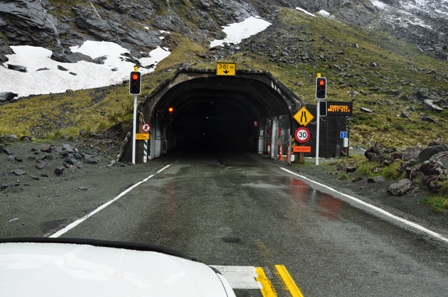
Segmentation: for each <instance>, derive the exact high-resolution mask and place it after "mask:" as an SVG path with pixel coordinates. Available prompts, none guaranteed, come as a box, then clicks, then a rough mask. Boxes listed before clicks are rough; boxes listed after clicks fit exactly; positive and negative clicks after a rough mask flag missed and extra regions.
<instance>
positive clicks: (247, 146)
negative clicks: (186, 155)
mask: <svg viewBox="0 0 448 297" xmlns="http://www.w3.org/2000/svg"><path fill="white" fill-rule="evenodd" d="M303 104H304V103H303V102H302V100H301V99H300V98H298V97H297V96H296V95H295V94H294V93H292V92H291V91H290V90H289V89H288V88H287V87H285V86H284V85H283V84H282V83H281V82H279V81H278V80H277V79H275V78H274V77H273V76H272V75H271V74H270V73H269V72H267V71H253V70H237V71H236V75H234V76H218V75H217V74H216V72H215V70H210V69H179V70H178V71H176V72H175V73H174V75H173V76H172V77H171V78H169V79H168V80H166V81H165V82H163V83H162V84H161V85H159V86H158V87H157V88H156V89H155V90H154V91H153V92H152V93H151V94H150V95H149V96H148V97H147V98H145V100H144V101H143V102H141V103H140V104H139V106H138V111H139V112H138V114H139V117H138V123H137V129H136V131H135V132H136V133H143V132H142V131H141V127H142V123H143V122H144V123H149V124H150V140H149V141H140V140H138V141H136V146H135V154H136V155H135V161H136V163H143V162H146V161H147V160H151V159H154V158H157V157H160V156H161V155H163V154H166V153H169V152H172V151H223V150H225V151H244V152H253V153H259V154H267V155H270V157H271V158H272V159H277V158H278V156H279V155H282V154H283V155H284V156H286V155H287V152H288V151H290V147H291V138H293V137H294V136H293V133H294V131H295V129H296V128H297V127H298V123H297V122H296V121H295V120H294V118H293V116H294V114H295V113H296V112H297V111H298V110H299V109H300V108H301V107H302V106H303ZM170 107H171V108H173V111H172V112H170V111H169V108H170ZM310 130H311V129H310ZM273 131H277V133H273ZM288 148H289V149H288ZM120 160H121V161H125V162H131V161H132V141H131V139H129V141H128V143H127V145H126V147H125V149H124V151H123V153H122V155H121V158H120Z"/></svg>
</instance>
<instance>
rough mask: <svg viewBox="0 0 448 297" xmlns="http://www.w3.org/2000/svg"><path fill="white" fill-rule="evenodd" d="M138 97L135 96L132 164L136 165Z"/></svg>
mask: <svg viewBox="0 0 448 297" xmlns="http://www.w3.org/2000/svg"><path fill="white" fill-rule="evenodd" d="M137 97H138V95H134V119H133V123H132V164H134V165H135V150H136V142H137V140H136V135H135V134H136V133H137V132H136V131H137Z"/></svg>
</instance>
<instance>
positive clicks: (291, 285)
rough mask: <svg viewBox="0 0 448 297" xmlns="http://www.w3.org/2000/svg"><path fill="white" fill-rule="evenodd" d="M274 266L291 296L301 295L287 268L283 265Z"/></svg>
mask: <svg viewBox="0 0 448 297" xmlns="http://www.w3.org/2000/svg"><path fill="white" fill-rule="evenodd" d="M275 268H277V271H278V273H279V274H280V276H281V278H282V280H283V282H284V283H285V285H286V287H287V288H288V290H289V292H290V293H291V295H292V297H303V294H302V292H300V289H299V287H298V286H297V285H296V283H295V282H294V280H293V279H292V277H291V275H290V274H289V272H288V270H286V267H285V266H284V265H275Z"/></svg>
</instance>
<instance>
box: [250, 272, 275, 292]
mask: <svg viewBox="0 0 448 297" xmlns="http://www.w3.org/2000/svg"><path fill="white" fill-rule="evenodd" d="M255 270H256V272H257V281H259V282H260V283H261V289H260V290H261V294H263V297H277V292H276V291H275V289H274V286H272V283H271V281H270V280H269V279H268V278H267V277H266V274H265V273H264V270H263V268H261V267H256V269H255Z"/></svg>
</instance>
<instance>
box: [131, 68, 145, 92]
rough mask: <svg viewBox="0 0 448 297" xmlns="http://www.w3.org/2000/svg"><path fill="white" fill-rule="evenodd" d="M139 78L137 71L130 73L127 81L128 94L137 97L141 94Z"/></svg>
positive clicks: (139, 74) (140, 76)
mask: <svg viewBox="0 0 448 297" xmlns="http://www.w3.org/2000/svg"><path fill="white" fill-rule="evenodd" d="M141 78H142V75H141V73H140V72H138V71H132V72H131V78H130V80H129V93H131V94H132V95H138V94H140V92H141Z"/></svg>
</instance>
